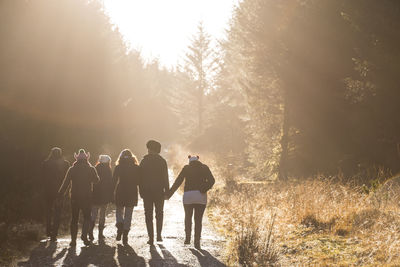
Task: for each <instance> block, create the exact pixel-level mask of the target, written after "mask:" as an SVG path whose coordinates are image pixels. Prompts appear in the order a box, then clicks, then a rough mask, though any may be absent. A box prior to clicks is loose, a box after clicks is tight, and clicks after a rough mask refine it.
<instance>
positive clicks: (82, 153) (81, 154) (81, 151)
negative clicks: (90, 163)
mask: <svg viewBox="0 0 400 267" xmlns="http://www.w3.org/2000/svg"><path fill="white" fill-rule="evenodd" d="M74 158H75V159H76V160H81V159H84V160H88V159H89V158H90V153H89V152H87V153H86V152H85V150H84V149H82V148H81V149H79V152H78V154H76V153H74Z"/></svg>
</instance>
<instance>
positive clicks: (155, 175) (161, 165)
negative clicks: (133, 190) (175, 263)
mask: <svg viewBox="0 0 400 267" xmlns="http://www.w3.org/2000/svg"><path fill="white" fill-rule="evenodd" d="M146 147H147V150H148V154H147V155H146V156H144V158H143V159H142V161H141V162H140V168H141V171H142V180H141V183H140V195H141V197H142V198H143V204H144V213H145V217H146V227H147V233H148V236H149V241H148V242H147V243H148V244H149V245H153V243H154V229H153V209H154V208H155V212H156V221H157V223H156V225H157V241H159V242H161V241H162V237H161V231H162V225H163V216H164V198H165V196H166V193H167V192H168V189H169V180H168V167H167V162H166V161H165V159H164V158H163V157H161V156H160V154H159V153H160V152H161V144H160V143H159V142H157V141H154V140H150V141H148V142H147V144H146Z"/></svg>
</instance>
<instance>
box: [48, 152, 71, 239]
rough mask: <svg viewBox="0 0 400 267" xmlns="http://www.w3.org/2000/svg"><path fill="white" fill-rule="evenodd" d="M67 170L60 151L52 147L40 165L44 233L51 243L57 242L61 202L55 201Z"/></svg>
mask: <svg viewBox="0 0 400 267" xmlns="http://www.w3.org/2000/svg"><path fill="white" fill-rule="evenodd" d="M68 168H69V162H68V161H66V160H64V158H63V156H62V150H61V148H58V147H53V148H52V149H51V150H50V154H49V156H48V157H47V159H46V160H45V161H44V162H43V165H42V175H43V189H44V200H45V210H46V233H47V236H48V237H50V240H51V241H57V234H58V227H59V225H60V214H61V210H62V201H57V192H58V189H59V188H60V186H61V183H62V181H63V179H64V177H65V173H66V172H67V170H68Z"/></svg>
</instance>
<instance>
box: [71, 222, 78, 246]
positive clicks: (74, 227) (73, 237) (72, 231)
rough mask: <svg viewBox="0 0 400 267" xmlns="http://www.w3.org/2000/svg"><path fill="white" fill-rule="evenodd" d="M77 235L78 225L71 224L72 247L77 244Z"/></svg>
mask: <svg viewBox="0 0 400 267" xmlns="http://www.w3.org/2000/svg"><path fill="white" fill-rule="evenodd" d="M77 235H78V226H71V243H69V245H70V246H71V247H75V246H76V237H77Z"/></svg>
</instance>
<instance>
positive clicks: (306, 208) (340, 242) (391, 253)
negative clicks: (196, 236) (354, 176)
mask: <svg viewBox="0 0 400 267" xmlns="http://www.w3.org/2000/svg"><path fill="white" fill-rule="evenodd" d="M367 192H368V193H367ZM399 196H400V186H399V182H398V181H396V180H391V181H390V182H387V183H386V184H384V185H383V186H381V187H379V188H378V189H377V187H375V188H374V190H368V191H366V190H365V187H362V186H360V187H359V186H354V185H350V184H343V183H340V182H334V181H332V180H328V179H326V178H322V177H320V178H316V179H307V180H301V181H290V182H287V183H279V182H277V183H271V184H260V183H258V184H251V183H242V184H238V183H230V184H229V186H225V187H224V186H222V187H220V188H218V189H216V190H213V193H212V196H211V197H210V199H211V202H210V207H211V209H210V210H209V215H210V216H211V218H212V219H213V221H214V223H215V224H216V225H217V226H219V228H220V229H221V231H223V233H224V234H225V235H226V236H227V239H228V240H229V246H228V251H227V255H229V256H228V264H229V265H237V264H241V265H244V266H270V265H281V266H292V265H323V266H326V265H328V266H329V265H330V266H348V265H358V266H359V265H362V266H377V265H379V266H382V265H386V266H395V265H399V264H400V207H399V205H398V203H399V199H398V197H399Z"/></svg>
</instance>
